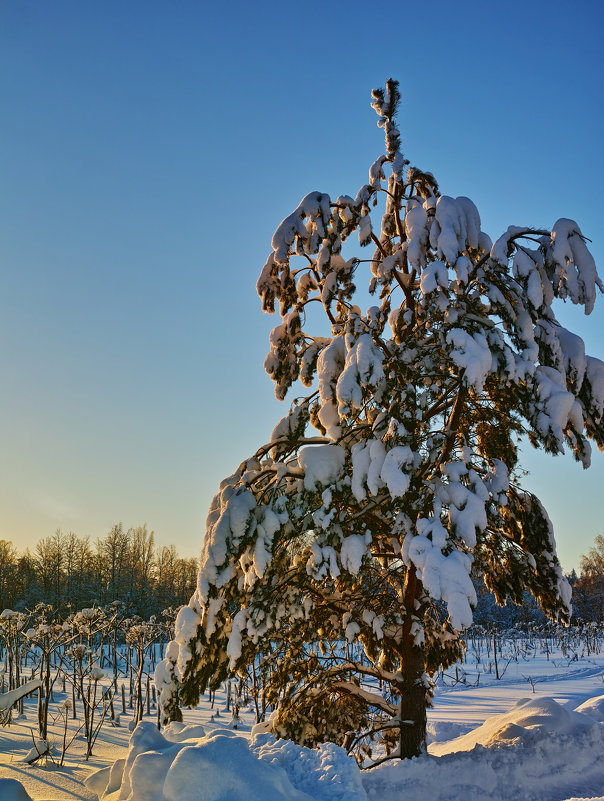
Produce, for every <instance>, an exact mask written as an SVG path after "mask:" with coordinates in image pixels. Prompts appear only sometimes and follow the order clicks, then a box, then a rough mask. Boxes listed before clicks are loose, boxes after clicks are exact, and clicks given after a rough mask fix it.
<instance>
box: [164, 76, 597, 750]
mask: <svg viewBox="0 0 604 801" xmlns="http://www.w3.org/2000/svg"><path fill="white" fill-rule="evenodd" d="M398 102H399V92H398V85H397V83H396V82H394V81H388V83H387V85H386V89H385V90H376V91H375V92H374V93H373V103H372V106H373V108H374V109H375V110H376V112H377V114H378V117H379V122H378V124H379V125H380V126H382V127H383V128H384V130H385V134H386V153H385V154H384V155H381V156H379V158H378V159H377V160H376V161H375V162H374V164H373V165H372V166H371V167H370V170H369V183H367V184H366V185H364V186H362V187H361V189H360V190H359V191H358V193H357V194H356V196H354V197H352V196H349V195H341V196H340V197H338V198H335V199H332V198H330V197H329V196H328V195H326V194H324V193H321V192H312V193H311V194H309V195H307V196H306V197H305V198H303V200H302V201H301V202H300V204H299V206H298V207H297V208H296V209H295V210H294V211H293V212H292V213H291V214H290V215H289V216H288V217H286V218H285V219H284V220H283V222H282V223H281V224H280V225H279V227H278V228H277V230H276V232H275V234H274V236H273V240H272V250H271V252H270V254H269V257H268V259H267V262H266V264H265V266H264V268H263V269H262V272H261V274H260V278H259V279H258V293H259V295H260V297H261V299H262V306H263V309H264V310H265V311H267V312H269V313H273V312H274V310H275V306H276V304H278V307H279V314H280V318H281V319H280V322H279V323H278V325H277V326H276V327H275V328H274V329H273V331H272V333H271V336H270V352H269V354H268V356H267V358H266V361H265V368H266V370H267V371H268V373H269V374H270V376H271V377H272V378H273V380H274V381H275V384H276V394H277V397H278V398H280V399H283V398H284V397H285V395H286V394H287V392H288V390H290V388H291V387H292V385H293V384H294V382H297V381H299V382H300V384H301V385H302V386H303V387H306V388H307V394H306V395H305V396H303V397H298V398H297V399H296V400H294V402H293V405H292V406H291V409H290V412H289V414H288V415H287V416H285V417H284V418H283V419H282V420H281V421H280V422H279V423H278V424H277V426H276V427H275V429H274V431H273V434H272V437H271V441H270V442H269V443H268V444H267V445H265V446H264V447H262V448H260V449H259V450H258V451H257V452H256V453H255V454H254V456H252V457H251V458H250V459H249V460H247V461H245V462H244V463H243V464H241V465H240V467H239V469H238V470H237V472H236V473H234V475H232V476H231V477H230V478H227V479H226V480H225V481H223V482H222V484H221V486H220V490H219V492H218V494H217V495H216V497H215V498H214V500H213V502H212V506H211V509H210V512H209V515H208V520H207V531H206V535H205V540H204V544H203V551H202V556H201V563H200V570H199V579H198V588H197V591H196V593H195V594H194V596H193V597H192V598H191V600H190V602H189V605H188V606H186V607H184V608H183V609H182V610H181V612H180V614H179V617H178V620H177V626H176V634H175V641H174V644H173V645H171V646H170V651H169V653H168V659H167V662H166V664H165V665H164V667H163V668H162V671H163V672H162V674H161V677H162V701H163V703H164V705H165V709H166V710H170V709H171V710H172V711H174V710H175V709H176V705H175V701H174V699H175V697H176V695H177V694H180V699H181V703H184V704H189V703H195V702H196V701H197V699H198V695H199V693H200V692H201V691H203V690H205V689H206V688H207V687H215V686H216V685H217V684H218V683H219V682H220V681H221V680H223V679H224V678H225V677H226V676H227V675H229V674H231V673H233V672H239V673H245V672H246V671H247V670H250V669H254V670H256V671H257V672H258V674H259V675H262V676H263V678H264V682H265V683H264V693H265V697H266V700H267V701H268V703H270V704H272V705H276V706H277V709H276V713H275V714H274V715H273V716H272V718H271V721H270V725H271V727H272V730H273V731H274V732H275V733H277V734H278V735H281V736H284V737H290V738H291V739H293V740H296V741H297V742H299V743H302V744H304V745H313V744H316V743H318V742H321V741H324V740H333V741H335V742H337V743H340V744H344V745H345V746H346V747H348V748H349V749H351V750H355V752H356V753H357V754H361V755H365V756H371V752H372V748H373V749H375V743H376V742H378V743H379V745H380V747H381V750H382V751H384V750H385V753H386V754H387V755H390V756H400V757H409V756H414V755H417V754H419V753H421V752H422V751H423V749H424V747H425V728H426V707H427V705H429V703H430V698H431V678H430V677H431V676H432V675H433V674H434V672H435V671H436V670H437V668H438V667H439V666H441V665H442V666H443V667H447V666H448V665H449V664H450V663H451V662H453V661H454V660H456V659H457V658H458V657H459V655H460V652H461V649H462V647H463V643H462V641H461V636H462V632H463V631H464V628H465V627H467V626H469V625H470V623H471V622H472V610H473V607H474V605H475V603H476V597H475V593H474V589H473V585H472V581H471V579H470V576H471V574H472V575H482V576H483V577H484V581H485V583H486V585H487V586H488V587H489V588H490V589H491V590H492V591H493V592H494V593H495V595H496V597H497V600H498V601H499V602H500V603H504V602H505V601H506V599H507V598H511V599H512V600H513V601H515V602H517V603H520V602H521V601H522V593H523V591H524V590H525V589H528V590H530V591H531V592H532V593H533V595H534V596H535V597H536V598H537V599H538V600H539V602H540V604H541V606H542V608H543V610H544V611H545V612H546V613H547V614H548V615H549V616H550V617H552V618H558V619H561V620H564V621H566V620H568V617H569V614H570V587H569V585H568V584H567V582H566V581H565V579H564V578H563V575H562V572H561V569H560V565H559V563H558V560H557V558H556V548H555V542H554V537H553V532H552V526H551V524H550V521H549V519H548V516H547V513H546V512H545V509H544V508H543V506H542V505H541V503H540V502H539V500H538V499H537V498H536V497H535V496H534V495H532V494H530V493H528V492H526V491H524V490H523V489H522V487H521V485H520V479H521V476H522V472H521V471H520V470H519V468H518V465H517V445H518V440H519V438H520V437H521V436H522V435H528V437H529V439H530V441H531V443H532V444H533V445H534V446H535V447H537V448H542V449H544V450H546V451H548V452H550V453H553V454H558V453H563V452H564V450H565V449H569V450H570V451H571V452H572V454H573V455H574V457H575V459H577V460H578V461H579V462H581V463H582V465H583V466H584V467H588V466H589V462H590V452H591V447H590V440H594V441H595V443H596V445H597V446H598V447H599V448H600V449H602V448H603V447H604V423H603V412H604V363H602V362H601V361H600V360H599V359H596V358H593V357H591V356H587V355H586V353H585V348H584V344H583V341H582V340H581V339H580V338H579V337H578V336H577V335H576V334H573V333H572V332H570V331H567V330H565V329H564V328H562V327H561V326H560V325H559V323H558V322H557V320H556V316H555V313H554V310H553V307H552V303H553V301H554V299H556V298H561V299H563V300H566V299H568V300H570V301H571V302H572V303H576V304H580V305H582V306H584V308H585V312H586V313H587V314H588V313H590V312H591V311H592V309H593V306H594V300H595V296H596V287H598V288H599V289H600V290H602V289H603V287H602V283H601V281H600V279H599V277H598V274H597V272H596V268H595V264H594V261H593V258H592V257H591V255H590V253H589V251H588V249H587V247H586V244H585V238H584V236H583V234H582V233H581V230H580V228H579V226H578V225H577V223H575V222H573V221H572V220H566V219H562V220H558V222H556V223H555V225H554V226H553V227H552V229H551V230H534V229H531V228H524V227H510V228H508V230H507V231H506V232H505V233H504V234H503V235H502V236H501V237H500V238H499V239H497V240H496V241H495V242H494V243H493V242H492V241H491V239H490V238H489V237H488V236H487V235H486V234H485V233H484V232H483V231H481V225H480V216H479V214H478V210H477V208H476V206H475V205H474V204H473V203H472V201H471V200H469V199H468V198H466V197H457V198H453V197H448V196H446V195H441V194H440V192H439V189H438V184H437V182H436V180H435V178H434V177H433V175H432V174H431V173H428V172H422V171H421V170H419V169H417V168H415V167H410V166H409V162H408V161H407V159H405V158H404V156H403V154H402V153H401V151H400V138H399V131H398V130H397V128H396V124H395V121H394V118H395V113H396V110H397V106H398ZM378 211H379V214H381V220H380V219H379V217H378ZM357 236H358V240H356V237H357ZM355 242H358V245H360V246H361V250H357V251H356V253H355V252H354V251H355ZM363 248H364V249H363ZM352 253H354V255H352ZM360 255H362V256H364V257H363V258H361V257H360ZM353 280H354V281H355V282H356V283H358V284H359V285H362V284H363V282H365V281H367V282H368V289H369V292H370V293H371V294H372V295H374V296H375V298H376V300H375V305H373V306H371V307H370V308H368V309H367V310H366V311H362V309H361V308H360V307H359V306H358V305H356V304H355V299H356V298H358V291H357V289H356V286H355V283H353ZM317 310H320V311H321V312H322V314H318V313H317ZM298 386H299V384H298ZM169 717H170V714H167V715H166V718H169Z"/></svg>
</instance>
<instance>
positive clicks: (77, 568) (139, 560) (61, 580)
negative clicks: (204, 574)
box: [0, 523, 197, 618]
mask: <svg viewBox="0 0 604 801" xmlns="http://www.w3.org/2000/svg"><path fill="white" fill-rule="evenodd" d="M196 575H197V559H195V558H182V557H180V556H179V555H178V553H177V552H176V548H175V547H174V546H173V545H170V546H156V545H155V535H154V532H153V531H149V530H148V529H147V526H146V525H143V526H137V527H135V528H129V529H124V527H123V525H122V524H121V523H118V524H117V525H115V526H113V528H112V529H111V531H109V533H108V534H107V535H106V536H105V537H103V538H99V539H97V541H96V543H95V544H94V545H93V544H91V542H90V539H89V538H88V537H78V536H77V535H76V534H74V533H73V532H70V533H67V534H65V533H63V532H62V531H61V530H57V531H56V532H55V533H54V534H53V535H52V536H49V537H46V538H44V539H42V540H40V541H39V542H38V544H37V545H36V547H35V549H34V550H33V552H30V551H29V550H26V551H25V553H19V551H18V550H17V548H16V547H15V546H14V544H13V543H12V542H11V541H9V540H0V611H1V610H2V609H17V610H23V609H32V608H33V607H34V606H35V605H36V604H38V603H40V602H44V603H50V604H52V606H53V607H54V609H55V610H57V612H59V613H62V614H68V613H69V612H70V611H73V610H78V609H82V608H84V607H90V606H94V605H104V604H107V603H110V602H111V601H123V602H124V603H125V604H126V608H127V609H128V613H129V614H136V615H140V616H141V617H145V618H146V617H149V616H150V615H153V614H159V613H160V612H161V611H162V610H163V609H165V608H166V607H173V606H179V605H181V604H183V603H186V602H187V601H188V599H189V596H190V595H191V591H192V588H193V587H194V586H195V582H196Z"/></svg>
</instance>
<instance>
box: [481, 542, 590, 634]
mask: <svg viewBox="0 0 604 801" xmlns="http://www.w3.org/2000/svg"><path fill="white" fill-rule="evenodd" d="M566 578H567V579H568V581H569V583H570V585H571V587H572V590H573V598H572V605H573V611H572V620H573V622H574V623H603V622H604V534H598V536H597V537H596V538H595V540H594V544H593V546H592V547H591V548H590V549H589V551H588V552H587V553H586V554H583V555H582V556H581V561H580V564H579V573H578V574H577V572H576V570H572V571H571V572H570V573H567V574H566ZM473 580H474V588H475V590H476V596H477V599H478V604H477V606H476V609H475V610H474V623H475V624H476V625H479V626H495V627H497V628H512V627H514V626H517V625H527V624H531V623H536V624H544V623H545V622H546V617H545V615H544V614H543V612H542V610H541V609H540V608H539V603H538V602H537V601H536V600H535V598H533V596H532V595H530V593H525V594H524V601H523V603H522V604H521V605H520V606H517V605H516V604H513V603H512V602H511V601H509V600H508V601H507V603H506V604H505V606H498V605H497V604H496V602H495V597H494V595H493V594H492V593H490V592H489V591H488V590H487V589H486V587H485V585H484V581H483V580H482V578H481V577H478V576H476V577H474V579H473Z"/></svg>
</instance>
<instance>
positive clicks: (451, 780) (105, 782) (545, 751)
mask: <svg viewBox="0 0 604 801" xmlns="http://www.w3.org/2000/svg"><path fill="white" fill-rule="evenodd" d="M603 701H604V696H601V697H598V698H593V699H591V700H590V701H588V702H586V703H584V704H582V705H581V707H579V708H578V709H579V711H577V710H575V711H570V710H568V709H566V708H564V707H562V706H561V705H560V704H558V703H557V702H556V701H555V700H554V699H552V698H545V697H539V696H534V697H531V698H528V699H526V698H525V699H522V700H520V701H518V702H517V703H516V704H515V706H514V707H512V709H511V710H510V711H509V712H506V713H503V714H499V715H493V716H491V717H490V718H488V719H487V720H486V721H485V722H484V723H483V724H482V725H481V726H478V727H477V728H475V729H474V730H472V731H470V732H468V733H466V734H463V735H462V736H460V737H456V738H454V739H452V740H449V741H448V742H445V743H442V742H440V743H434V744H433V745H432V746H431V753H430V754H429V755H426V756H423V757H420V758H418V759H412V760H407V761H405V762H398V763H394V762H391V763H385V764H383V765H381V766H379V767H377V768H374V769H372V770H369V771H366V772H364V773H362V774H361V772H360V770H359V769H358V767H357V765H356V763H355V762H354V760H353V759H352V758H351V757H348V756H347V755H346V753H345V752H344V750H343V749H341V748H339V747H337V746H335V745H333V744H331V743H327V744H325V745H323V746H321V747H320V748H318V749H309V748H303V747H301V746H299V745H296V744H295V743H292V742H291V741H289V740H275V739H274V737H272V736H271V735H268V734H263V733H258V734H255V735H254V734H252V737H251V740H250V741H249V742H248V741H247V739H246V738H245V737H242V736H239V735H237V734H235V733H234V732H233V731H230V730H224V729H220V730H216V731H214V732H212V733H210V734H208V735H203V736H200V734H201V732H200V727H198V726H183V725H182V724H176V725H173V724H172V725H171V727H168V728H167V730H166V732H165V735H166V736H164V734H160V732H158V731H157V729H156V728H155V726H154V725H153V724H152V723H150V722H143V723H140V724H139V725H138V726H137V728H136V729H135V731H134V732H133V733H132V737H131V739H130V746H129V750H128V756H127V757H126V759H125V760H118V762H116V763H115V765H114V766H113V767H112V768H110V769H109V768H105V769H104V770H102V771H99V772H98V773H97V774H94V775H93V776H91V777H90V779H89V781H88V786H89V787H90V789H94V790H95V791H96V792H98V794H99V797H100V798H101V799H102V801H223V799H225V798H228V799H229V801H374V800H375V801H394V799H399V798H410V799H413V801H484V799H485V798H488V799H489V801H508V800H509V799H510V798H513V799H514V801H572V800H573V799H577V798H585V797H586V795H587V794H589V795H590V797H591V798H592V799H593V801H599V799H600V798H601V796H600V794H601V793H602V788H604V726H603V725H602V724H600V723H599V722H598V720H597V719H596V718H597V717H598V716H599V715H601V711H602V706H603ZM583 710H584V711H585V712H589V714H584V712H583ZM590 715H591V716H590ZM2 798H4V797H3V796H2ZM22 798H25V799H26V798H27V797H26V796H21V797H20V796H15V801H17V799H19V801H21V799H22ZM11 801H12V799H11Z"/></svg>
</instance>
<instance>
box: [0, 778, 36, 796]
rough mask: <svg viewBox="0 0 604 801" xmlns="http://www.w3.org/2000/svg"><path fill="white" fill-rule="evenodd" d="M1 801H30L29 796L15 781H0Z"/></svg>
mask: <svg viewBox="0 0 604 801" xmlns="http://www.w3.org/2000/svg"><path fill="white" fill-rule="evenodd" d="M0 798H1V799H2V801H32V799H31V796H30V795H29V793H28V792H27V790H26V789H25V787H23V785H22V784H21V782H18V781H17V780H16V779H0Z"/></svg>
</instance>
